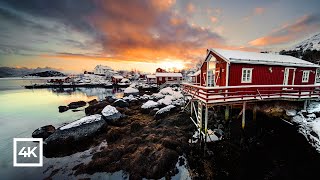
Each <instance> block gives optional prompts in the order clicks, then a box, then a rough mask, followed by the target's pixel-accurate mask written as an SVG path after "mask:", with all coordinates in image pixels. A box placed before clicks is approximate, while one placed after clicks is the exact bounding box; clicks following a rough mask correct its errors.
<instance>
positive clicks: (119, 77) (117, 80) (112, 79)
mask: <svg viewBox="0 0 320 180" xmlns="http://www.w3.org/2000/svg"><path fill="white" fill-rule="evenodd" d="M122 79H123V76H120V75H114V76H112V77H111V81H112V83H113V84H117V83H119V82H120V81H121V80H122Z"/></svg>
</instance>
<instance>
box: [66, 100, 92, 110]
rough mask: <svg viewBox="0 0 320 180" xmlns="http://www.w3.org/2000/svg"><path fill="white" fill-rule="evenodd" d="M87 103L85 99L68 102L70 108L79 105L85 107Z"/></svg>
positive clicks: (75, 107)
mask: <svg viewBox="0 0 320 180" xmlns="http://www.w3.org/2000/svg"><path fill="white" fill-rule="evenodd" d="M85 105H87V103H86V102H85V101H76V102H72V103H70V104H68V107H69V109H77V108H79V107H83V106H85Z"/></svg>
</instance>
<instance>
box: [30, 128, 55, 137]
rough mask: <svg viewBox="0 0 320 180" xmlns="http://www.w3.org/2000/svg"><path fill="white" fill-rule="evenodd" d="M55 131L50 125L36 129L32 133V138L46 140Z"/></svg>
mask: <svg viewBox="0 0 320 180" xmlns="http://www.w3.org/2000/svg"><path fill="white" fill-rule="evenodd" d="M55 131H56V128H55V127H54V126H52V125H47V126H43V127H41V128H39V129H36V130H35V131H33V133H32V137H33V138H43V139H46V138H47V137H49V136H50V135H51V134H53V133H54V132H55Z"/></svg>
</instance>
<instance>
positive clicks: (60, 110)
mask: <svg viewBox="0 0 320 180" xmlns="http://www.w3.org/2000/svg"><path fill="white" fill-rule="evenodd" d="M58 109H59V112H60V113H62V112H65V111H68V110H69V107H68V106H59V107H58Z"/></svg>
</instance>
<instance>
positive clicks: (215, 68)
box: [200, 49, 319, 87]
mask: <svg viewBox="0 0 320 180" xmlns="http://www.w3.org/2000/svg"><path fill="white" fill-rule="evenodd" d="M318 67H319V65H316V64H313V63H311V62H308V61H304V60H302V59H298V58H295V57H292V56H286V55H278V54H267V53H256V52H245V51H236V50H222V49H210V50H208V53H207V56H206V59H205V61H204V62H203V64H202V66H201V73H200V84H201V86H207V87H214V86H244V85H307V84H314V83H315V78H316V72H317V68H318Z"/></svg>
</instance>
